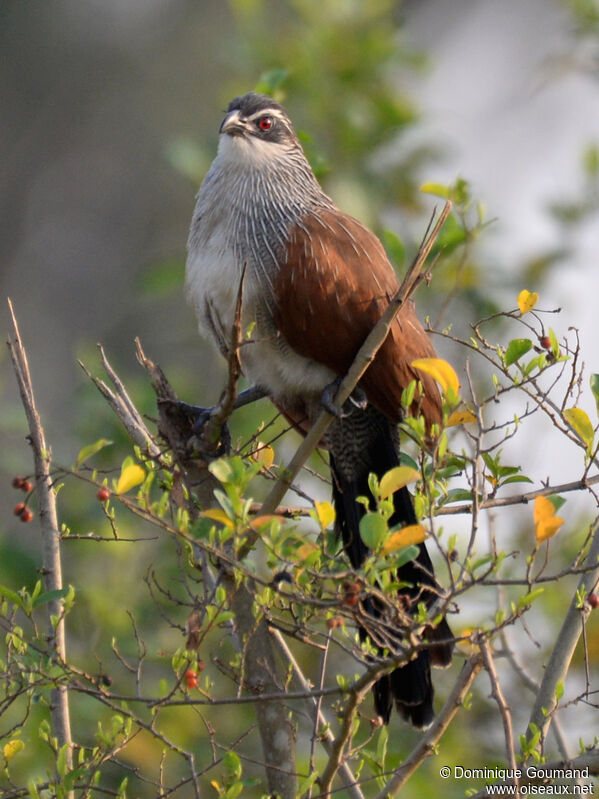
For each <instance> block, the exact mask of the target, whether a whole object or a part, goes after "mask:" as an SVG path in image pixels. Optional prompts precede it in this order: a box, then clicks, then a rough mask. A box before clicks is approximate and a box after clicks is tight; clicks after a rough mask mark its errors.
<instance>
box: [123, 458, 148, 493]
mask: <svg viewBox="0 0 599 799" xmlns="http://www.w3.org/2000/svg"><path fill="white" fill-rule="evenodd" d="M145 479H146V473H145V470H144V469H142V468H141V466H140V465H139V464H138V463H131V464H130V465H129V466H125V467H124V469H123V470H122V471H121V476H120V477H119V481H118V483H117V484H116V493H117V494H126V493H127V491H130V490H131V489H132V488H135V486H138V485H139V484H140V483H143V481H144V480H145Z"/></svg>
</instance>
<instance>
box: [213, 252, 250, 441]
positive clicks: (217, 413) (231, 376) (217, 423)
mask: <svg viewBox="0 0 599 799" xmlns="http://www.w3.org/2000/svg"><path fill="white" fill-rule="evenodd" d="M246 268H247V263H246V264H244V266H243V270H242V273H241V279H240V281H239V288H238V290H237V301H236V304H235V317H234V319H233V327H232V329H231V342H230V345H229V349H228V352H227V363H228V367H229V368H228V369H227V375H228V377H227V385H226V386H225V390H224V391H223V393H222V396H221V398H220V400H219V402H218V405H217V406H216V407H215V408H213V409H212V412H211V414H210V417H209V419H208V421H207V422H206V424H205V425H204V428H203V430H202V438H203V439H204V440H205V441H207V442H208V443H209V445H212V446H214V444H216V443H218V441H219V440H220V437H221V431H222V427H223V425H224V424H225V423H226V421H227V419H228V418H229V416H230V415H231V414H232V413H233V409H234V407H235V399H236V397H237V383H238V381H239V378H240V377H241V361H240V360H239V345H240V343H241V307H242V301H243V285H244V282H245V273H246Z"/></svg>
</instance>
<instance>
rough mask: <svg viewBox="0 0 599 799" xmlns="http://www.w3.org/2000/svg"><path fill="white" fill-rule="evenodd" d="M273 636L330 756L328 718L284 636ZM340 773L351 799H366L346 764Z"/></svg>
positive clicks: (274, 634) (274, 632)
mask: <svg viewBox="0 0 599 799" xmlns="http://www.w3.org/2000/svg"><path fill="white" fill-rule="evenodd" d="M271 634H272V635H273V636H274V638H275V639H276V641H277V643H278V645H279V647H280V648H281V651H282V652H283V654H284V655H285V657H286V658H287V660H288V661H289V663H290V664H291V668H292V669H293V673H294V676H295V678H296V679H297V681H298V682H299V684H300V685H301V687H302V689H303V690H304V691H305V692H306V693H307V694H308V695H307V696H306V704H307V705H308V712H309V713H310V714H311V715H312V716H313V717H314V723H315V725H320V727H321V728H322V729H323V730H324V732H323V734H322V737H321V742H322V745H323V747H324V749H325V751H326V753H327V754H328V755H330V754H331V752H332V744H333V743H334V741H335V738H334V736H333V733H332V732H331V728H330V726H329V724H328V721H327V719H326V717H325V716H324V714H323V712H322V710H321V709H320V703H319V702H318V699H317V697H315V696H311V695H310V694H312V689H311V687H310V684H309V683H308V680H307V679H306V678H305V676H304V674H303V672H302V670H301V668H300V666H299V664H298V662H297V660H296V659H295V656H294V654H293V652H292V651H291V650H290V649H289V647H288V646H287V642H286V641H285V638H284V636H283V635H282V634H281V633H280V632H279V630H274V629H272V628H271ZM339 772H340V775H341V778H342V779H343V783H344V786H345V791H346V794H347V796H348V797H349V799H364V794H363V793H362V791H361V789H360V786H359V784H358V782H357V780H356V778H355V777H354V775H353V772H352V770H351V769H350V767H349V766H348V765H347V763H346V762H343V763H341V766H340V768H339Z"/></svg>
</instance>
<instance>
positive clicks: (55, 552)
mask: <svg viewBox="0 0 599 799" xmlns="http://www.w3.org/2000/svg"><path fill="white" fill-rule="evenodd" d="M8 307H9V312H10V321H11V327H12V330H11V337H10V338H9V340H8V342H7V343H8V349H9V351H10V357H11V359H12V364H13V368H14V371H15V375H16V378H17V383H18V385H19V393H20V395H21V401H22V403H23V408H24V409H25V415H26V417H27V424H28V426H29V436H28V439H29V442H30V444H31V448H32V450H33V460H34V463H35V486H36V492H37V501H38V507H39V518H40V528H41V536H42V570H43V580H44V588H45V590H46V591H61V590H62V588H63V581H62V567H61V559H60V531H59V529H58V515H57V512H56V495H55V493H54V489H53V488H52V478H51V475H50V451H49V449H48V446H47V444H46V438H45V435H44V430H43V428H42V423H41V420H40V416H39V413H38V411H37V408H36V404H35V397H34V394H33V384H32V382H31V374H30V372H29V363H28V361H27V354H26V352H25V348H24V346H23V342H22V340H21V334H20V332H19V327H18V324H17V320H16V317H15V314H14V310H13V306H12V303H11V301H10V300H9V301H8ZM47 608H48V612H47V619H46V629H47V638H48V644H49V647H50V648H51V650H53V652H54V658H55V660H56V661H58V662H61V663H66V635H65V623H64V600H63V598H62V597H60V596H56V597H55V598H53V599H51V600H50V601H49V602H48V603H47ZM50 715H51V719H52V731H53V733H54V735H55V736H56V738H57V740H58V745H59V747H63V746H66V747H68V748H67V757H66V761H67V764H68V765H69V766H71V765H72V745H73V742H72V738H71V723H70V715H69V697H68V693H67V690H66V687H65V686H60V687H58V688H54V689H53V690H52V692H51V702H50ZM69 795H72V794H69Z"/></svg>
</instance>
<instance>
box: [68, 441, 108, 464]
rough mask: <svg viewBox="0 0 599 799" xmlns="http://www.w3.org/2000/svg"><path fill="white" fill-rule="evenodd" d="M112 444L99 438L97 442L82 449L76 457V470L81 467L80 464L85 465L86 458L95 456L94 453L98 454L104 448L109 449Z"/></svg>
mask: <svg viewBox="0 0 599 799" xmlns="http://www.w3.org/2000/svg"><path fill="white" fill-rule="evenodd" d="M113 443H114V442H112V441H110V440H109V439H108V438H99V439H98V440H97V441H94V443H93V444H88V445H87V446H86V447H83V449H80V450H79V454H78V455H77V468H79V467H80V466H81V464H82V463H85V461H86V460H88V458H91V456H92V455H95V454H96V452H99V451H100V450H101V449H104V447H109V446H110V445H111V444H113Z"/></svg>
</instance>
